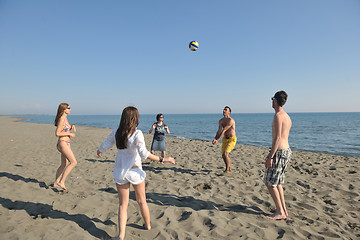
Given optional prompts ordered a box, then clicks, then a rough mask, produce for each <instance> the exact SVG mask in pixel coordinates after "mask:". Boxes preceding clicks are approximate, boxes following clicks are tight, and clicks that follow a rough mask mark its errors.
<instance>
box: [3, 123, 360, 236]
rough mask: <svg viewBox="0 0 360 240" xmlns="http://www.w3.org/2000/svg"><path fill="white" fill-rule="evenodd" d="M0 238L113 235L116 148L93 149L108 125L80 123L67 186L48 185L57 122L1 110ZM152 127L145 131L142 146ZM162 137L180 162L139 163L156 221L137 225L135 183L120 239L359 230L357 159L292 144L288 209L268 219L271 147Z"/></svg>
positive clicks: (56, 157)
mask: <svg viewBox="0 0 360 240" xmlns="http://www.w3.org/2000/svg"><path fill="white" fill-rule="evenodd" d="M0 129H1V130H0V132H1V137H0V149H1V156H0V183H1V189H0V220H1V223H2V224H1V225H0V239H9V240H13V239H30V240H38V239H69V240H70V239H71V240H73V239H109V238H110V236H114V235H115V234H116V232H117V226H116V225H117V209H118V198H117V192H116V188H115V184H114V182H113V179H112V168H113V164H114V158H115V154H116V149H115V147H114V148H112V149H111V150H109V151H108V152H106V153H104V154H103V157H102V158H98V157H97V156H96V150H97V148H98V146H99V145H100V144H101V142H102V141H103V140H104V139H105V138H106V137H107V135H108V134H109V133H110V132H111V130H110V129H101V128H91V127H82V126H77V130H78V132H77V137H76V138H75V139H73V140H72V142H71V147H72V149H73V152H74V154H75V156H76V158H77V161H78V165H77V166H76V167H75V168H74V170H73V171H72V172H71V173H70V175H69V177H68V179H67V182H66V186H67V187H68V189H69V192H63V191H59V190H57V189H54V188H52V187H50V184H52V183H53V181H54V178H55V172H56V169H57V167H58V166H59V164H60V153H59V152H58V151H57V150H56V147H55V146H56V142H57V138H56V137H55V135H54V132H55V127H54V126H52V125H47V124H33V123H22V122H18V121H16V120H15V119H13V118H10V117H6V116H1V117H0ZM151 139H152V135H148V134H145V140H146V144H147V146H148V147H150V144H151ZM220 148H221V145H215V146H213V145H212V144H211V143H210V142H208V141H200V140H188V139H177V138H170V137H167V149H168V151H167V154H168V155H171V156H173V157H175V158H176V161H177V164H176V165H170V164H159V163H154V162H150V161H146V162H144V163H143V168H144V170H145V171H146V173H147V178H146V192H147V198H148V203H149V208H150V214H151V222H152V229H151V230H150V231H145V230H143V229H142V225H143V220H142V218H141V215H140V212H139V209H138V206H137V203H136V201H135V196H134V193H133V191H132V189H131V194H130V198H131V200H130V203H129V209H128V224H127V232H126V239H160V240H161V239H164V240H165V239H360V219H359V217H360V215H359V213H360V196H359V194H360V192H359V189H360V177H359V176H360V175H359V173H360V169H359V160H360V159H359V158H354V157H344V156H335V155H329V154H323V153H312V152H297V151H293V160H292V162H291V163H290V165H289V167H288V170H287V175H286V176H287V178H286V182H285V185H284V190H285V199H286V201H287V205H288V211H289V217H288V218H287V219H286V220H281V221H271V220H268V219H267V218H266V217H265V215H266V214H269V213H271V210H272V209H273V208H274V204H273V202H272V200H271V198H270V195H269V194H268V192H267V189H266V187H265V186H264V184H263V183H262V175H263V172H264V164H263V162H264V157H265V156H266V154H267V152H268V149H267V148H262V147H255V146H243V145H237V146H236V147H235V149H234V151H233V152H232V153H231V154H230V157H231V161H232V168H233V172H232V174H231V175H228V176H225V177H224V176H219V173H221V172H222V170H223V168H224V163H223V160H222V159H221V155H220Z"/></svg>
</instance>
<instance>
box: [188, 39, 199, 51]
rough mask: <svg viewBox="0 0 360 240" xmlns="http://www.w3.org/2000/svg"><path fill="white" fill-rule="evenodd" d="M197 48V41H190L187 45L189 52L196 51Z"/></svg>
mask: <svg viewBox="0 0 360 240" xmlns="http://www.w3.org/2000/svg"><path fill="white" fill-rule="evenodd" d="M198 48H199V43H198V42H197V41H191V42H190V43H189V49H190V50H191V51H196V50H197V49H198Z"/></svg>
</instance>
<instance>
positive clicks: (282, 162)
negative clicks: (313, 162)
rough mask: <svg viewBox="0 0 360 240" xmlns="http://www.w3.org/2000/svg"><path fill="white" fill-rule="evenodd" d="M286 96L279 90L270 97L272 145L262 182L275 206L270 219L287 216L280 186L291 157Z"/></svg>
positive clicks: (266, 160) (289, 120) (266, 159)
mask: <svg viewBox="0 0 360 240" xmlns="http://www.w3.org/2000/svg"><path fill="white" fill-rule="evenodd" d="M287 97H288V95H287V93H286V92H285V91H279V92H277V93H275V96H274V97H272V98H271V99H272V107H273V108H274V110H275V115H274V119H273V123H272V146H271V150H270V153H269V154H268V155H267V156H266V158H265V168H266V169H265V175H264V183H265V184H266V187H267V188H268V190H269V193H270V195H271V197H272V199H273V200H274V202H275V206H276V209H275V213H274V214H272V215H269V216H267V218H269V219H271V220H280V219H286V217H287V216H288V212H287V210H286V206H285V198H284V191H283V188H282V186H281V184H283V183H284V179H285V170H286V166H287V165H288V163H289V161H290V159H291V149H290V147H289V142H288V137H289V133H290V128H291V119H290V117H289V115H288V114H287V113H286V112H285V111H284V109H283V106H284V104H285V103H286V100H287Z"/></svg>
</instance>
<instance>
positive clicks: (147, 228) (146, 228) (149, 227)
mask: <svg viewBox="0 0 360 240" xmlns="http://www.w3.org/2000/svg"><path fill="white" fill-rule="evenodd" d="M143 227H144V228H145V230H150V229H151V226H150V225H149V226H148V227H147V226H145V224H144V225H143Z"/></svg>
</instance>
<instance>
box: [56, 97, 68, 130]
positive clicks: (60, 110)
mask: <svg viewBox="0 0 360 240" xmlns="http://www.w3.org/2000/svg"><path fill="white" fill-rule="evenodd" d="M68 107H69V104H67V103H60V104H59V107H58V110H57V114H56V117H55V121H54V124H55V126H56V127H57V126H58V122H59V119H60V118H61V116H62V115H63V114H64V111H65V110H66V109H67V108H68Z"/></svg>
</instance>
